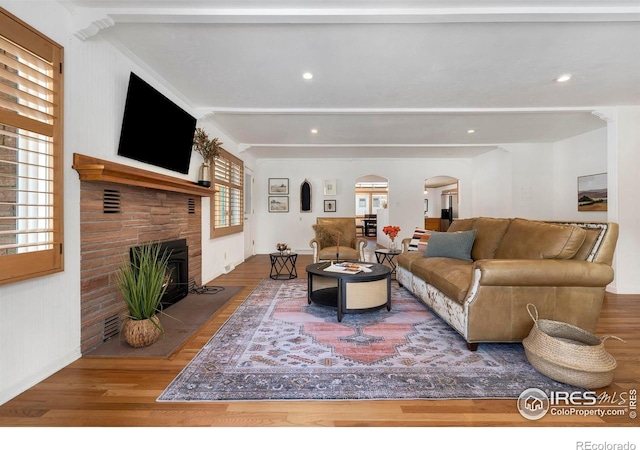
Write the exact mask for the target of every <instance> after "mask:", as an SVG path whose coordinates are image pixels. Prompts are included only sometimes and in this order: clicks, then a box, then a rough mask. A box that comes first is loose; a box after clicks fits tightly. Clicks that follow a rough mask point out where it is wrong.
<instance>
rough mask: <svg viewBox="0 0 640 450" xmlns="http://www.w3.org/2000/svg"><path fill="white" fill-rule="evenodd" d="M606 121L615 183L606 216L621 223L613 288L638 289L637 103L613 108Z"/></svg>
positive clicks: (639, 181)
mask: <svg viewBox="0 0 640 450" xmlns="http://www.w3.org/2000/svg"><path fill="white" fill-rule="evenodd" d="M614 113H615V114H612V116H613V118H612V119H611V120H610V121H609V122H608V123H607V125H608V129H609V134H608V141H609V149H610V151H609V167H612V166H613V169H612V170H611V171H612V172H613V171H615V172H616V177H615V180H617V185H616V186H612V185H611V181H609V191H612V190H613V191H614V192H613V195H614V198H613V199H611V197H610V198H609V204H610V207H609V218H610V220H612V221H615V222H618V223H619V224H620V235H619V238H618V246H617V247H616V254H615V260H614V262H613V269H614V271H615V273H616V282H615V285H614V287H613V292H616V293H618V294H634V293H635V294H637V293H639V292H640V278H639V277H638V274H640V258H638V255H640V207H639V203H638V193H640V176H638V173H640V170H639V169H640V126H638V124H640V107H638V106H630V107H620V108H616V111H615V112H614Z"/></svg>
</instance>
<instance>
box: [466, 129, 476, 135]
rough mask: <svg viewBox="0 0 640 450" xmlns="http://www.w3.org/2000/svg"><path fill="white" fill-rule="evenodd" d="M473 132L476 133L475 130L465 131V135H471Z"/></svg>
mask: <svg viewBox="0 0 640 450" xmlns="http://www.w3.org/2000/svg"><path fill="white" fill-rule="evenodd" d="M475 132H476V130H467V133H469V134H473V133H475Z"/></svg>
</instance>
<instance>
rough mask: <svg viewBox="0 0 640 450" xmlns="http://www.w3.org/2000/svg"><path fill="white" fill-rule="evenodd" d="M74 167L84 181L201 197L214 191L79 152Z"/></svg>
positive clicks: (75, 157)
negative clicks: (103, 182)
mask: <svg viewBox="0 0 640 450" xmlns="http://www.w3.org/2000/svg"><path fill="white" fill-rule="evenodd" d="M73 168H74V169H75V170H76V171H77V172H78V175H79V176H80V180H82V181H105V182H109V183H117V184H126V185H129V186H140V187H146V188H151V189H160V190H163V191H171V192H182V193H183V194H192V195H197V196H200V197H209V196H211V194H213V192H214V191H213V189H211V188H206V187H203V186H200V185H198V184H196V183H192V182H190V181H187V180H183V179H181V178H175V177H170V176H168V175H162V174H159V173H155V172H151V171H148V170H143V169H138V168H135V167H131V166H126V165H124V164H118V163H114V162H111V161H105V160H103V159H98V158H93V157H91V156H85V155H80V154H79V153H74V154H73Z"/></svg>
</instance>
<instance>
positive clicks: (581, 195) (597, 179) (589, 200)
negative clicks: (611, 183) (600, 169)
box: [578, 173, 607, 211]
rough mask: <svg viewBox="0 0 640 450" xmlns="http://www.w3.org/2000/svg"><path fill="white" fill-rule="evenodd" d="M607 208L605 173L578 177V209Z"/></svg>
mask: <svg viewBox="0 0 640 450" xmlns="http://www.w3.org/2000/svg"><path fill="white" fill-rule="evenodd" d="M606 210H607V174H606V173H598V174H595V175H585V176H582V177H578V211H606Z"/></svg>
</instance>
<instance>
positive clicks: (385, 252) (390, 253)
mask: <svg viewBox="0 0 640 450" xmlns="http://www.w3.org/2000/svg"><path fill="white" fill-rule="evenodd" d="M375 253H376V261H377V262H378V264H384V263H385V262H386V263H389V266H391V276H392V277H393V278H394V279H395V277H396V261H395V259H396V256H398V255H399V254H400V253H402V250H389V249H386V248H381V249H378V250H376V251H375Z"/></svg>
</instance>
